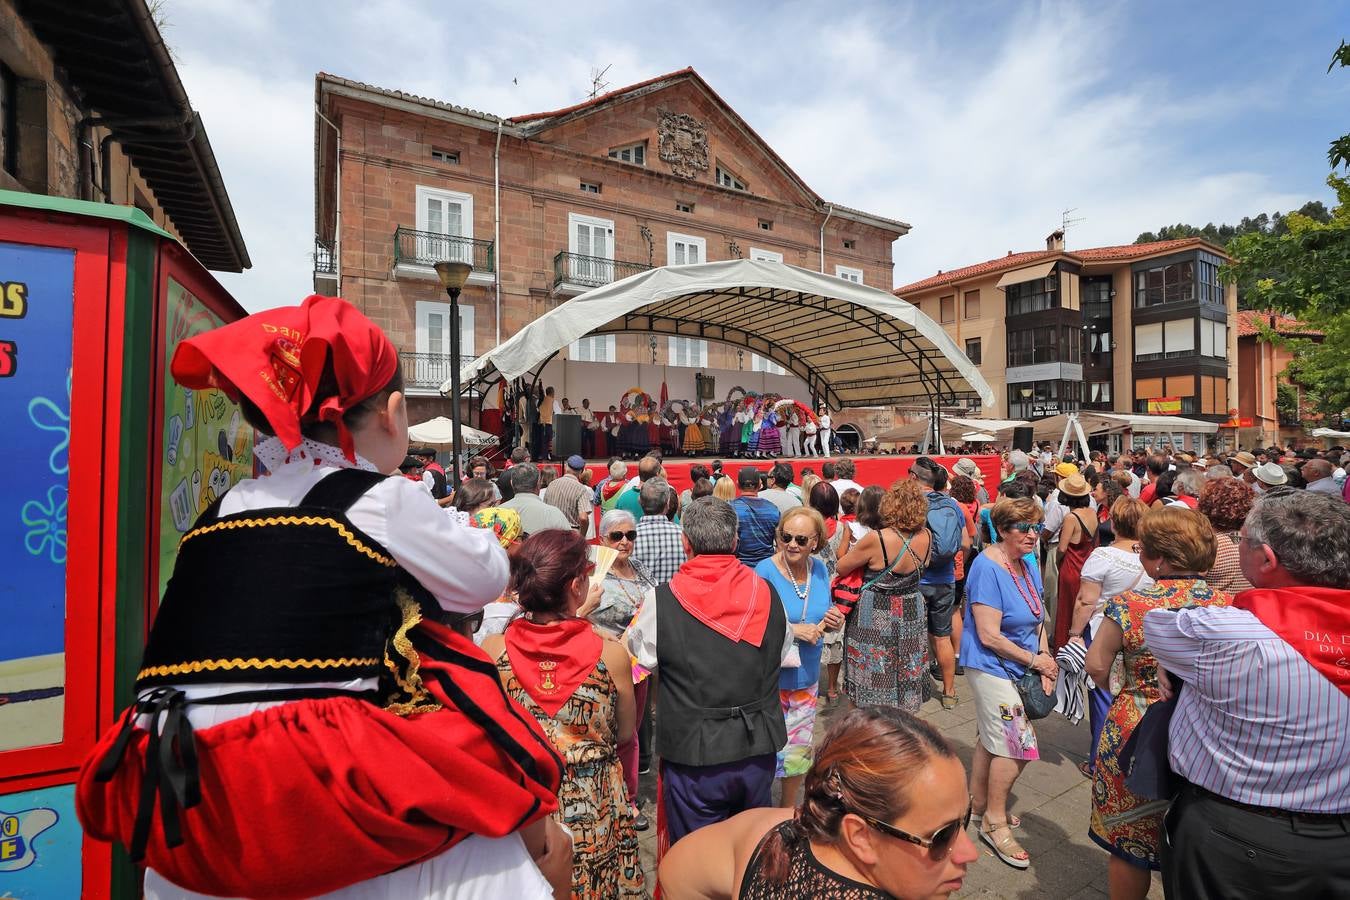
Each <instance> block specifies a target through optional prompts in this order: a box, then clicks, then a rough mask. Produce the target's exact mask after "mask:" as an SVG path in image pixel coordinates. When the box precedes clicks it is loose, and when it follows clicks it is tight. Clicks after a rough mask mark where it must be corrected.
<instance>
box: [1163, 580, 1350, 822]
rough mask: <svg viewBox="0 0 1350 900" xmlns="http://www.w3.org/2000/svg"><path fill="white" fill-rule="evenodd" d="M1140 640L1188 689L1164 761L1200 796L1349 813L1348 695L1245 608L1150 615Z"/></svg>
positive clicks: (1178, 711) (1208, 609)
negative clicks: (1204, 793) (1199, 791)
mask: <svg viewBox="0 0 1350 900" xmlns="http://www.w3.org/2000/svg"><path fill="white" fill-rule="evenodd" d="M1144 639H1145V641H1146V643H1147V644H1148V648H1149V650H1151V651H1152V652H1153V655H1154V656H1155V657H1156V658H1157V660H1158V664H1159V665H1160V666H1161V667H1162V668H1164V669H1166V670H1167V671H1169V672H1171V673H1173V674H1174V675H1176V676H1177V677H1179V678H1181V679H1182V680H1183V681H1185V682H1186V687H1185V689H1184V690H1183V691H1182V692H1181V699H1180V700H1179V701H1178V703H1177V709H1176V712H1175V714H1174V715H1173V716H1172V725H1171V729H1170V732H1169V738H1170V747H1169V756H1170V758H1171V762H1172V768H1173V770H1174V771H1176V773H1177V774H1178V775H1180V776H1181V777H1183V778H1185V779H1186V780H1187V781H1189V782H1191V783H1192V784H1196V785H1199V786H1200V787H1202V788H1204V789H1205V790H1207V791H1210V792H1212V793H1215V794H1218V795H1219V796H1221V797H1227V798H1228V799H1230V800H1236V801H1237V802H1239V803H1246V804H1249V805H1252V806H1264V807H1269V808H1273V809H1282V810H1286V811H1290V812H1310V813H1350V741H1348V740H1347V738H1346V736H1347V735H1350V697H1347V696H1346V695H1345V694H1343V693H1342V692H1341V691H1340V690H1339V689H1338V688H1337V687H1336V686H1335V685H1333V684H1332V683H1331V682H1330V681H1328V680H1327V679H1326V678H1325V677H1324V676H1323V675H1322V674H1321V673H1319V672H1318V671H1317V670H1316V669H1314V668H1313V666H1312V665H1311V664H1310V663H1309V662H1308V661H1307V660H1305V659H1304V658H1303V657H1302V656H1300V655H1299V653H1298V652H1297V651H1296V650H1294V648H1293V647H1291V646H1289V644H1287V643H1286V642H1285V641H1284V640H1283V639H1281V638H1280V637H1279V636H1278V635H1276V634H1275V632H1273V631H1271V630H1270V629H1269V628H1267V627H1266V626H1265V625H1263V624H1262V623H1261V621H1260V620H1259V619H1257V618H1256V617H1255V616H1254V615H1252V614H1251V613H1250V612H1248V611H1247V610H1243V609H1234V608H1231V607H1223V608H1221V607H1204V608H1197V609H1184V610H1179V611H1176V612H1173V611H1171V610H1153V611H1151V612H1149V613H1148V614H1147V615H1146V616H1145V617H1144Z"/></svg>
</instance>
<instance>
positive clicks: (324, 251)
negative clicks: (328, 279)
mask: <svg viewBox="0 0 1350 900" xmlns="http://www.w3.org/2000/svg"><path fill="white" fill-rule="evenodd" d="M314 274H315V275H336V274H337V254H336V253H335V252H334V248H333V242H332V241H321V240H319V239H318V238H315V239H314Z"/></svg>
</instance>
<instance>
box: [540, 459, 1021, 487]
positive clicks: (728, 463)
mask: <svg viewBox="0 0 1350 900" xmlns="http://www.w3.org/2000/svg"><path fill="white" fill-rule="evenodd" d="M836 458H837V457H836ZM849 458H850V459H852V460H853V464H854V468H855V469H856V470H857V474H856V475H855V476H854V478H853V480H854V481H856V482H858V483H859V484H861V485H863V486H864V487H867V486H868V485H873V484H875V485H880V486H881V487H889V486H890V484H891V482H893V481H895V480H896V479H898V478H903V477H905V476H906V475H908V474H909V467H910V464H911V463H913V462H914V460H915V459H917V458H918V457H915V456H853V457H849ZM960 458H961V457H959V456H934V457H932V459H934V460H936V461H937V462H939V463H941V464H942V465H943V466H946V467H947V471H948V472H950V471H951V468H952V466H953V465H955V464H956V461H957V460H958V459H960ZM970 458H971V459H973V460H974V461H975V463H976V464H977V465H978V466H979V467H980V471H982V472H984V483H985V485H986V486H987V487H989V488H993V487H994V486H995V485H997V484H998V482H999V471H1000V466H1001V463H1000V460H999V457H997V456H971V457H970ZM825 461H826V460H824V459H821V458H818V457H817V458H815V459H790V460H782V462H786V463H788V464H789V465H791V466H792V472H793V475H794V476H795V478H794V480H795V481H796V482H797V483H798V484H800V483H801V480H802V470H803V469H806V468H810V469H811V470H812V471H814V472H815V473H816V474H817V475H819V474H820V466H821V463H823V462H825ZM774 462H775V460H769V459H728V460H723V463H722V471H723V472H725V473H726V474H727V475H729V476H731V477H732V478H735V477H736V473H737V472H739V471H740V470H741V469H743V468H746V467H749V466H754V467H755V468H756V469H758V470H759V471H761V472H768V471H769V469H770V467H772V466H773V464H774ZM695 463H701V464H703V465H704V466H707V467H708V468H709V469H711V468H712V458H711V457H708V458H702V459H684V458H679V457H676V458H674V459H668V460H666V461H665V468H666V477H667V478H668V479H669V480H670V483H671V484H672V485H674V487H675V489H676V490H677V491H683V490H684V489H685V488H687V487H690V486H691V485H692V483H693V482H692V481H691V480H690V477H689V469H690V467H691V466H693V465H694V464H695ZM543 465H557V464H556V463H552V464H550V463H543ZM587 468H589V469H590V470H591V484H599V483H600V480H601V479H602V478H604V477H605V476H606V475H607V474H608V471H607V470H606V468H605V465H604V463H591V464H590V465H588V466H587ZM628 474H629V477H632V476H634V475H636V474H637V463H636V462H634V461H631V460H630V461H629V463H628Z"/></svg>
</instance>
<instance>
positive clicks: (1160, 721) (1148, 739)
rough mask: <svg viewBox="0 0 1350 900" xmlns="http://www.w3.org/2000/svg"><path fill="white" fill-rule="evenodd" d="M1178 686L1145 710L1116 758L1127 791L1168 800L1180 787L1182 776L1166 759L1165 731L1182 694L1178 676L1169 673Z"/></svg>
mask: <svg viewBox="0 0 1350 900" xmlns="http://www.w3.org/2000/svg"><path fill="white" fill-rule="evenodd" d="M1172 682H1173V684H1176V685H1178V689H1177V690H1176V691H1175V692H1174V693H1173V695H1172V698H1171V699H1170V700H1159V701H1157V702H1156V703H1153V704H1152V705H1150V706H1149V708H1148V709H1146V710H1144V715H1143V717H1141V718H1140V719H1139V721H1138V722H1137V723H1135V726H1134V732H1133V733H1132V734H1131V735H1130V736H1129V738H1128V739H1127V740H1126V741H1125V743H1124V744H1123V745H1122V746H1121V748H1120V755H1119V756H1118V757H1117V759H1118V760H1119V763H1120V771H1121V772H1123V773H1124V775H1125V787H1126V788H1128V789H1129V791H1130V793H1132V794H1135V795H1137V796H1139V797H1145V798H1147V799H1149V800H1171V799H1172V798H1173V797H1175V796H1176V795H1177V792H1178V791H1180V790H1181V778H1180V776H1178V775H1177V774H1176V773H1175V772H1173V771H1172V762H1171V760H1170V759H1169V758H1168V753H1167V750H1168V731H1169V729H1170V727H1171V725H1172V714H1173V713H1174V712H1176V708H1177V700H1178V699H1179V698H1180V697H1181V690H1182V689H1181V687H1180V685H1181V679H1179V678H1177V677H1176V676H1172Z"/></svg>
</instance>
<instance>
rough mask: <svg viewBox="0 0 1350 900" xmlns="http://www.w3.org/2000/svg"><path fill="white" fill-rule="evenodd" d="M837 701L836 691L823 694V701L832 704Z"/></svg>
mask: <svg viewBox="0 0 1350 900" xmlns="http://www.w3.org/2000/svg"><path fill="white" fill-rule="evenodd" d="M838 699H839V692H838V691H828V692H826V694H825V700H826V701H827V702H829V703H834V702H835V701H836V700H838Z"/></svg>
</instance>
